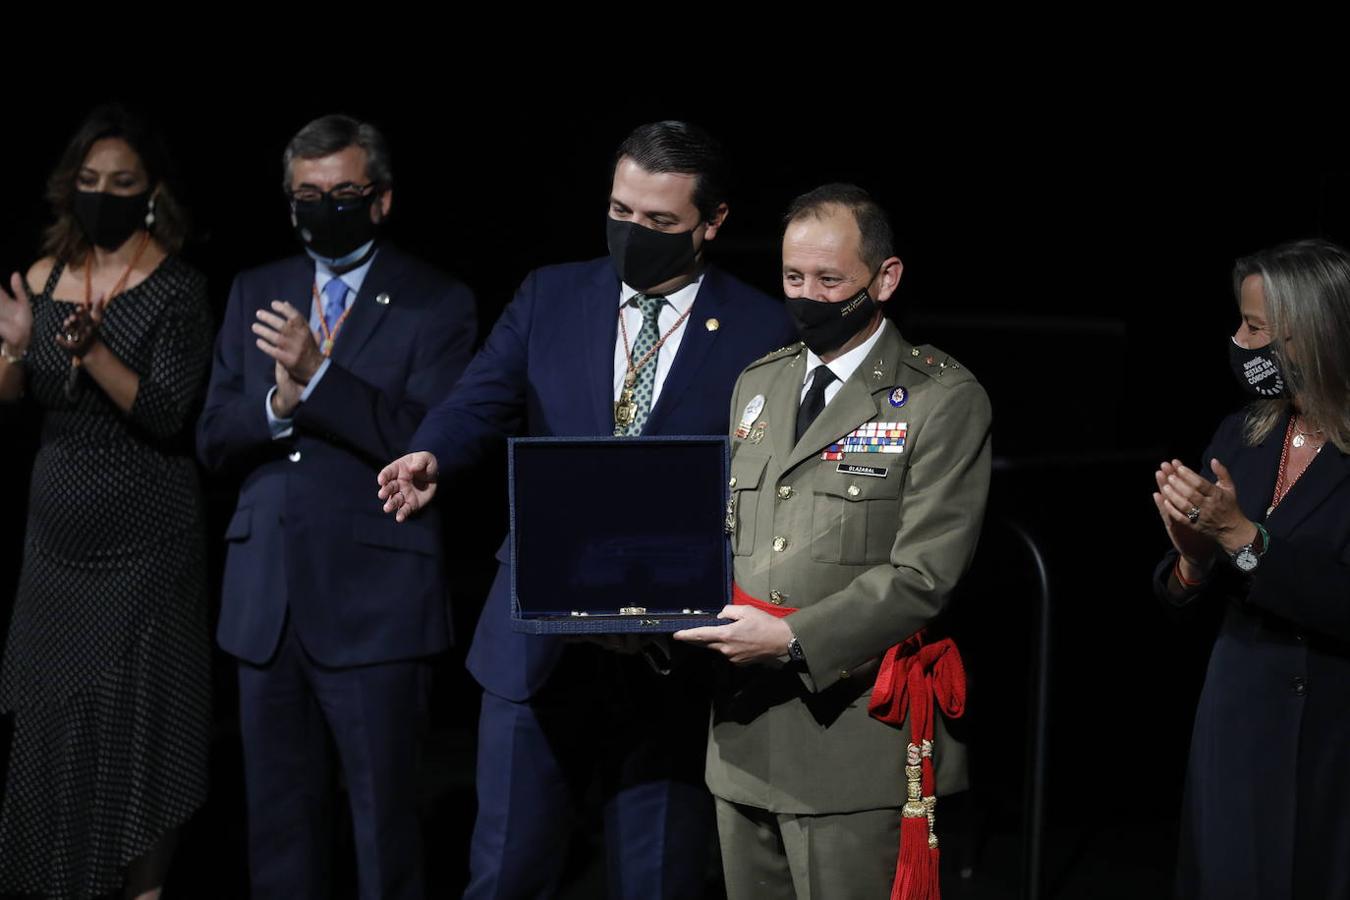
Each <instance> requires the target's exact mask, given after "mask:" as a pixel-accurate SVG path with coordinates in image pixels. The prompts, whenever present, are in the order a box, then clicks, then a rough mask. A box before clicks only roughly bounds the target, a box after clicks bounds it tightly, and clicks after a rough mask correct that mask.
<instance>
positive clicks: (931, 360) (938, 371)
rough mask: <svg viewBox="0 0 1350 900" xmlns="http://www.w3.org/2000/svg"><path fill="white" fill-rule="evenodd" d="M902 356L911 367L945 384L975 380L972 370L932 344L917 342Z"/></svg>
mask: <svg viewBox="0 0 1350 900" xmlns="http://www.w3.org/2000/svg"><path fill="white" fill-rule="evenodd" d="M901 358H902V359H903V360H904V361H905V363H906V364H907V365H908V366H909V367H910V368H911V369H916V370H918V371H920V372H922V373H924V374H925V375H927V376H928V377H929V378H932V379H933V380H934V381H938V382H941V383H943V384H959V383H961V382H964V381H974V380H975V376H974V375H973V374H971V371H970V370H969V369H967V368H966V367H965V366H963V365H961V363H959V362H957V361H956V358H955V357H954V356H950V355H949V354H946V353H943V352H942V351H941V350H939V349H938V348H937V347H934V346H933V345H931V344H916V345H915V346H913V347H911V348H910V351H909V352H908V353H906V354H903V355H902V357H901Z"/></svg>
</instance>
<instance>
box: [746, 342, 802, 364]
mask: <svg viewBox="0 0 1350 900" xmlns="http://www.w3.org/2000/svg"><path fill="white" fill-rule="evenodd" d="M801 349H802V342H801V341H797V342H796V343H793V344H788V345H787V346H786V347H779V348H778V349H777V350H774V351H773V352H771V353H766V354H764V355H763V356H761V357H760V358H759V359H757V360H755V361H754V362H752V363H751V364H750V365H748V366H746V367H745V368H746V370H750V369H753V368H755V367H756V366H762V365H764V364H765V363H770V362H773V361H774V360H776V359H785V358H786V357H789V356H796V355H797V354H798V353H800V352H801Z"/></svg>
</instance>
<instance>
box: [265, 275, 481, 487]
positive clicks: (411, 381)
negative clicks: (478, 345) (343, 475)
mask: <svg viewBox="0 0 1350 900" xmlns="http://www.w3.org/2000/svg"><path fill="white" fill-rule="evenodd" d="M437 287H438V288H439V289H438V290H437V291H436V292H435V295H434V296H433V298H432V299H431V303H430V311H429V314H428V316H427V319H426V322H425V327H424V328H422V329H421V339H420V340H419V341H418V342H417V348H416V350H415V357H414V359H413V360H412V364H411V370H410V372H409V375H408V379H407V381H406V383H405V386H404V390H403V393H402V396H400V397H390V396H389V395H388V394H386V393H385V392H383V391H381V390H380V389H378V388H376V387H374V386H372V385H370V384H369V383H367V382H365V381H363V380H362V379H361V378H360V377H358V376H357V375H355V374H353V373H352V372H351V371H350V370H348V369H345V368H343V367H342V366H341V365H339V364H338V363H337V362H336V361H334V362H332V363H330V364H329V366H328V371H327V372H325V373H324V376H323V379H322V380H321V381H320V382H319V384H318V386H317V387H315V389H314V393H312V394H310V396H309V398H308V399H307V400H305V401H304V402H302V403H301V404H300V405H299V406H298V407H296V410H295V425H296V427H297V428H300V429H304V430H306V431H310V432H312V433H315V434H318V435H320V436H322V437H324V438H326V439H328V440H332V441H336V442H339V443H344V444H347V445H348V446H350V447H352V448H353V449H355V450H357V451H359V452H360V453H362V454H364V455H365V456H366V457H368V458H370V459H371V460H373V461H376V462H378V463H380V464H383V463H385V462H387V461H388V460H391V459H394V458H396V457H399V456H402V455H403V454H404V453H407V452H408V451H409V450H410V449H412V436H413V433H414V432H415V431H416V430H417V426H418V424H419V423H420V422H421V421H422V419H423V417H424V416H425V415H426V411H427V409H428V408H429V407H430V406H431V405H432V404H434V403H436V402H437V401H439V400H440V399H441V398H442V397H444V396H445V395H446V394H447V393H448V392H449V391H450V388H451V387H452V386H453V385H454V384H455V381H456V380H457V379H458V378H459V376H460V374H461V373H462V372H463V371H464V368H465V366H467V365H468V363H469V358H470V357H471V356H472V355H473V343H474V339H475V338H476V337H477V333H478V332H477V324H476V318H475V313H474V299H473V294H472V293H471V292H470V291H469V289H468V288H467V287H465V286H464V285H462V284H460V283H458V282H455V281H449V280H445V281H441V282H439V283H438V285H437ZM263 415H264V417H265V411H264V413H263Z"/></svg>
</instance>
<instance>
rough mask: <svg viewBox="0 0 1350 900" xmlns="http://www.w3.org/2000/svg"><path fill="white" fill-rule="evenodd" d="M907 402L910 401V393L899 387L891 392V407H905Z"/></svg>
mask: <svg viewBox="0 0 1350 900" xmlns="http://www.w3.org/2000/svg"><path fill="white" fill-rule="evenodd" d="M907 400H909V391H907V390H905V389H904V388H902V387H897V388H896V389H895V390H893V391H891V406H895V407H901V406H904V405H905V402H906V401H907Z"/></svg>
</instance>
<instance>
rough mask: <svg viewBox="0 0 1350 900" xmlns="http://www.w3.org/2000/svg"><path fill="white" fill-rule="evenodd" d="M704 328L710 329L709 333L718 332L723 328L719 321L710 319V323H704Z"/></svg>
mask: <svg viewBox="0 0 1350 900" xmlns="http://www.w3.org/2000/svg"><path fill="white" fill-rule="evenodd" d="M703 327H704V328H706V329H708V330H709V331H716V330H717V329H719V328H721V327H722V323H721V322H719V321H717V320H716V319H709V320H708V321H706V322H704V323H703Z"/></svg>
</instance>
